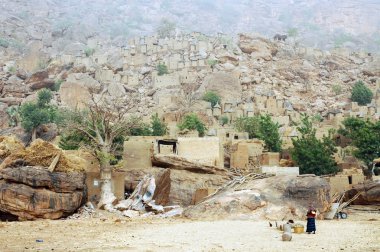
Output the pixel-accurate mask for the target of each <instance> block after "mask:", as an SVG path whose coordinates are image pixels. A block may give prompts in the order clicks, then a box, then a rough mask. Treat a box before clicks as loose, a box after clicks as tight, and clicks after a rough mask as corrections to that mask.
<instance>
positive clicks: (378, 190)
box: [346, 180, 380, 205]
mask: <svg viewBox="0 0 380 252" xmlns="http://www.w3.org/2000/svg"><path fill="white" fill-rule="evenodd" d="M359 192H362V194H361V195H360V196H359V197H358V198H357V199H356V200H354V202H353V204H355V205H379V204H380V180H376V181H365V182H364V183H362V184H357V185H354V186H353V187H352V189H351V190H349V191H348V192H346V198H347V199H351V198H352V197H354V196H355V195H356V194H357V193H359Z"/></svg>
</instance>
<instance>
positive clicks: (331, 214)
mask: <svg viewBox="0 0 380 252" xmlns="http://www.w3.org/2000/svg"><path fill="white" fill-rule="evenodd" d="M338 208H339V203H332V204H331V210H330V212H328V213H327V214H326V215H325V219H326V220H332V219H334V217H335V214H336V211H337V210H338Z"/></svg>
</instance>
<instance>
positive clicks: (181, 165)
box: [152, 154, 232, 176]
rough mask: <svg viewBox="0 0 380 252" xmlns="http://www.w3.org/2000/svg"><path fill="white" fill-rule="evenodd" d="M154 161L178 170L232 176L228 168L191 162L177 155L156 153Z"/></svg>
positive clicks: (161, 165)
mask: <svg viewBox="0 0 380 252" xmlns="http://www.w3.org/2000/svg"><path fill="white" fill-rule="evenodd" d="M152 163H153V165H154V166H157V167H163V168H170V169H176V170H187V171H190V172H194V173H206V174H218V175H225V176H232V173H231V172H229V171H228V170H227V169H224V168H220V167H216V166H211V165H203V164H200V163H195V162H191V161H189V160H187V159H185V158H182V157H179V156H176V155H160V154H158V155H154V156H153V160H152Z"/></svg>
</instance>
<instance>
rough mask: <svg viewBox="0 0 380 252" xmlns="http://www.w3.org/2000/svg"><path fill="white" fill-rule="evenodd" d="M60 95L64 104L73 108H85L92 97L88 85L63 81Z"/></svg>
mask: <svg viewBox="0 0 380 252" xmlns="http://www.w3.org/2000/svg"><path fill="white" fill-rule="evenodd" d="M59 95H60V97H61V102H62V104H63V105H65V106H67V107H69V108H71V109H81V108H85V107H86V104H87V103H88V102H89V101H90V98H91V95H90V92H89V91H88V89H87V88H86V87H84V86H83V85H81V84H79V83H73V82H64V83H62V85H61V88H60V89H59Z"/></svg>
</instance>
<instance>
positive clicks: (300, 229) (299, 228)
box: [293, 227, 304, 234]
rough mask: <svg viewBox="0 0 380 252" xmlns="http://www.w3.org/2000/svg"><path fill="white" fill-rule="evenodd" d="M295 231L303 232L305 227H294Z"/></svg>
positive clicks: (297, 232)
mask: <svg viewBox="0 0 380 252" xmlns="http://www.w3.org/2000/svg"><path fill="white" fill-rule="evenodd" d="M293 230H294V233H296V234H302V233H303V232H304V227H293Z"/></svg>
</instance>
